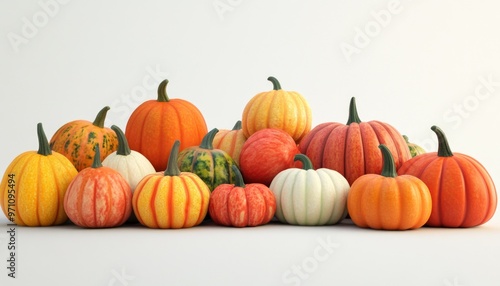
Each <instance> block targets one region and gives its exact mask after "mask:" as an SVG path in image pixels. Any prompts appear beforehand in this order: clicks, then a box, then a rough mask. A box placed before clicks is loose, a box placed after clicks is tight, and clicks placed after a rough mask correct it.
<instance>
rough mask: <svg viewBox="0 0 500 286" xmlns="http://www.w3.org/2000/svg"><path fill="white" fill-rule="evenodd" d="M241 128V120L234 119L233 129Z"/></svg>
mask: <svg viewBox="0 0 500 286" xmlns="http://www.w3.org/2000/svg"><path fill="white" fill-rule="evenodd" d="M240 129H241V120H238V121H236V124H234V126H233V130H240Z"/></svg>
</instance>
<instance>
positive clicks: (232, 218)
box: [208, 165, 276, 227]
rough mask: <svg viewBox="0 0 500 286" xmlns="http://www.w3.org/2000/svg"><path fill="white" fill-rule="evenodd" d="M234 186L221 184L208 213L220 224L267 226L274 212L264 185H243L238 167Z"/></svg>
mask: <svg viewBox="0 0 500 286" xmlns="http://www.w3.org/2000/svg"><path fill="white" fill-rule="evenodd" d="M232 169H233V172H234V173H235V174H236V183H235V184H222V185H219V186H217V187H216V188H215V190H213V192H212V194H211V196H210V204H209V206H208V211H209V214H210V217H211V219H212V221H213V222H214V223H216V224H219V225H224V226H233V227H246V226H259V225H264V224H267V223H268V222H270V221H271V220H272V218H273V217H274V214H275V212H276V199H275V198H274V195H273V193H272V192H271V190H270V189H269V188H268V187H267V186H265V185H263V184H258V183H256V184H245V183H244V181H243V177H242V176H241V173H240V172H239V170H238V168H237V167H236V166H235V165H233V166H232Z"/></svg>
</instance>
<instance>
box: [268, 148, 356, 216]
mask: <svg viewBox="0 0 500 286" xmlns="http://www.w3.org/2000/svg"><path fill="white" fill-rule="evenodd" d="M295 160H299V161H301V162H302V166H303V167H302V168H301V169H299V168H290V169H286V170H284V171H282V172H280V173H279V174H278V175H276V177H275V178H274V179H273V181H272V182H271V186H270V187H269V188H270V189H271V191H272V192H273V194H274V196H275V198H276V218H277V219H278V220H279V221H280V222H282V223H287V224H294V225H331V224H336V223H338V222H340V221H342V220H343V219H344V218H345V217H346V216H347V194H348V192H349V188H350V186H349V183H348V182H347V180H346V179H345V178H344V177H343V176H342V175H341V174H340V173H339V172H337V171H334V170H330V169H326V168H321V169H317V170H314V169H313V168H312V163H311V161H310V160H309V158H307V156H305V155H303V154H297V155H295Z"/></svg>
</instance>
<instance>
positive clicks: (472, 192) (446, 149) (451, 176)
mask: <svg viewBox="0 0 500 286" xmlns="http://www.w3.org/2000/svg"><path fill="white" fill-rule="evenodd" d="M431 129H432V131H434V132H435V133H436V135H437V137H438V142H439V147H438V151H437V152H429V153H425V154H421V155H418V156H416V157H414V158H412V159H411V160H409V161H407V162H405V163H404V164H403V166H401V168H400V169H399V170H398V173H399V174H409V175H414V176H417V177H419V178H420V179H421V180H422V181H424V182H425V183H426V184H427V186H428V187H429V190H430V192H431V195H432V214H431V216H430V218H429V221H428V222H427V225H428V226H436V227H473V226H478V225H481V224H484V223H486V222H487V221H488V220H490V219H491V217H493V214H494V213H495V210H496V207H497V193H496V189H495V185H494V184H493V181H492V179H491V177H490V175H489V174H488V172H487V171H486V169H485V168H484V167H483V166H482V165H481V164H480V163H479V162H478V161H477V160H476V159H474V158H472V157H470V156H468V155H465V154H461V153H457V152H455V153H452V152H451V149H450V146H449V144H448V140H447V139H446V136H445V134H444V132H443V131H442V130H441V129H440V128H439V127H437V126H432V127H431Z"/></svg>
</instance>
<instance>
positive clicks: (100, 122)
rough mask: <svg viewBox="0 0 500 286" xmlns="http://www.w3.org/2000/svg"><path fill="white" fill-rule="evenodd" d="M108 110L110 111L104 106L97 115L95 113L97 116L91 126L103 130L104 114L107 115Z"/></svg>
mask: <svg viewBox="0 0 500 286" xmlns="http://www.w3.org/2000/svg"><path fill="white" fill-rule="evenodd" d="M109 109H110V108H109V106H104V108H103V109H101V111H99V113H97V116H96V117H95V119H94V122H93V123H92V124H94V125H95V126H97V127H101V128H104V121H105V120H106V114H107V113H108V110H109Z"/></svg>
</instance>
